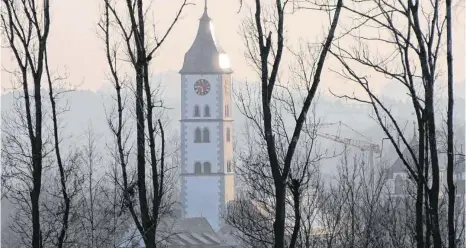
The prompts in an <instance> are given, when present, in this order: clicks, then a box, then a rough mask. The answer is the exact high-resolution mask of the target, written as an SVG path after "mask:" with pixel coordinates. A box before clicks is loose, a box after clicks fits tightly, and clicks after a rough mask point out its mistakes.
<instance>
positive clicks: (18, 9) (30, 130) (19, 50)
mask: <svg viewBox="0 0 466 248" xmlns="http://www.w3.org/2000/svg"><path fill="white" fill-rule="evenodd" d="M2 2H3V6H4V8H3V11H2V14H1V18H2V33H3V34H4V36H5V37H6V39H7V40H8V45H9V48H10V50H11V51H12V53H13V55H14V57H15V59H16V64H17V66H18V68H19V71H18V72H17V73H13V75H14V76H17V78H18V80H19V81H20V84H21V86H22V95H23V96H22V97H23V100H24V105H23V107H24V110H25V111H24V113H25V114H22V113H21V112H18V113H19V118H20V119H21V122H22V124H24V125H22V126H21V127H20V128H24V129H26V130H27V137H28V139H29V140H28V142H27V143H28V144H21V140H20V139H18V138H15V137H12V136H10V135H7V136H9V138H7V139H10V140H11V139H12V140H16V141H17V142H16V143H15V144H16V148H18V149H19V151H20V153H17V154H12V153H9V155H10V156H9V158H10V159H14V160H16V161H17V162H18V161H20V160H21V158H14V157H15V156H19V157H23V158H26V160H23V161H21V162H22V163H25V164H29V165H31V166H30V167H28V168H29V171H28V172H26V171H21V170H18V171H17V172H19V173H24V174H23V176H25V178H22V179H21V178H19V181H22V182H23V183H25V185H23V186H26V188H27V189H29V190H30V194H29V199H30V201H26V199H25V198H23V199H22V200H21V201H19V202H22V203H24V204H27V205H29V206H30V215H31V220H32V236H29V238H30V241H31V243H32V247H34V248H36V247H37V248H38V247H43V245H44V244H43V241H44V234H43V230H42V228H41V211H40V205H41V200H40V196H41V190H42V188H43V187H44V186H45V185H43V184H42V176H43V174H44V165H43V162H44V158H45V157H46V156H47V153H48V151H47V150H45V149H44V148H45V146H44V145H45V142H44V140H43V138H44V130H43V129H44V118H43V117H44V115H45V111H44V101H43V100H42V92H41V91H42V81H43V80H44V78H45V79H47V82H48V89H49V100H50V104H51V112H52V125H53V128H52V130H53V131H52V132H53V133H52V137H53V144H54V145H53V151H54V153H55V159H54V161H53V162H54V163H56V164H57V165H58V171H59V178H60V188H61V199H62V201H63V202H62V204H60V206H61V207H62V208H63V209H62V210H60V211H59V212H58V213H56V215H58V216H60V215H61V217H62V218H61V221H60V223H61V224H60V225H61V227H60V228H59V229H58V228H57V230H59V231H58V234H57V240H56V242H55V244H56V246H57V247H60V248H61V247H63V246H64V243H65V239H66V233H67V230H68V224H69V215H70V203H71V195H70V194H69V193H70V192H68V189H67V175H66V168H65V165H64V163H65V162H70V163H73V160H72V159H71V160H68V161H65V160H64V159H62V155H61V152H60V140H61V137H60V136H59V131H58V128H59V124H58V117H57V116H58V111H59V110H58V109H57V104H56V97H57V95H58V94H60V93H62V92H59V93H57V92H55V91H54V88H55V87H56V85H55V82H57V81H60V80H61V78H56V79H55V78H51V73H50V70H49V66H48V60H47V41H48V36H49V32H50V13H49V9H50V5H49V1H48V0H45V1H43V2H41V3H38V2H37V1H22V2H16V1H11V0H4V1H2ZM31 84H32V85H31ZM31 88H32V92H30V90H31ZM31 94H32V96H31ZM31 99H33V101H32V102H31ZM22 112H23V111H22ZM8 133H9V134H11V133H10V132H8ZM13 146H15V145H13ZM9 148H12V146H10V147H9ZM24 148H25V149H24ZM26 149H29V150H30V151H26ZM7 150H8V149H5V150H3V151H7ZM8 151H9V152H11V151H12V150H8ZM17 151H18V150H17ZM69 167H70V168H71V167H72V166H69ZM15 176H16V175H15V174H13V175H12V177H13V178H12V179H13V180H14V181H16V179H18V178H15ZM26 178H27V179H26ZM27 181H29V182H27ZM24 210H26V209H22V211H24ZM45 211H47V209H46V210H45ZM52 233H54V232H53V231H52Z"/></svg>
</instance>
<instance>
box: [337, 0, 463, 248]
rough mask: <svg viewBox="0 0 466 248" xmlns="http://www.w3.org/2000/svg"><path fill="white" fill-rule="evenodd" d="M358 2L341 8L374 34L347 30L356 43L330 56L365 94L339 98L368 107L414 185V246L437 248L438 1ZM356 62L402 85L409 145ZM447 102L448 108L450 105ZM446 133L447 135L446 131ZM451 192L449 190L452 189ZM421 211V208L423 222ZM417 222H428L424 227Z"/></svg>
mask: <svg viewBox="0 0 466 248" xmlns="http://www.w3.org/2000/svg"><path fill="white" fill-rule="evenodd" d="M363 2H364V4H361V3H360V2H358V3H355V4H353V5H346V6H345V9H347V10H348V11H349V12H350V13H352V14H354V17H355V18H357V23H356V26H355V27H356V28H357V29H360V28H361V27H362V28H366V29H367V30H370V29H372V28H375V29H376V30H377V31H376V32H377V35H375V36H374V35H366V34H361V33H359V32H357V31H356V29H355V28H352V29H350V30H349V31H348V32H349V33H350V34H351V36H353V37H354V38H355V39H354V41H355V42H356V44H357V46H355V47H352V48H349V47H347V46H342V45H339V46H338V49H335V52H333V54H334V55H335V56H336V57H337V58H338V59H339V61H340V62H341V63H342V65H343V66H344V69H343V70H344V77H346V78H348V79H350V80H352V81H355V82H357V83H358V84H359V85H360V86H361V87H362V89H363V91H364V92H365V93H366V97H365V98H364V99H362V98H359V97H357V96H349V95H345V96H343V97H345V98H347V99H353V100H357V101H360V102H365V103H368V104H370V105H371V106H372V107H373V110H374V115H375V119H376V120H377V122H378V123H379V124H380V126H381V127H382V129H383V130H384V132H385V134H386V135H387V136H388V138H389V140H390V141H391V143H392V145H393V146H394V147H395V149H396V152H397V154H398V156H399V157H400V158H401V159H402V160H403V163H404V166H405V168H406V170H407V171H408V173H409V175H410V177H411V178H412V180H414V181H415V182H416V187H417V188H418V190H417V193H416V213H417V215H416V235H417V238H416V239H417V247H419V248H420V247H424V246H429V244H430V241H431V240H432V244H433V247H436V248H440V247H442V245H443V241H442V240H443V238H442V233H441V230H440V226H441V223H439V194H440V191H441V189H440V163H439V150H438V146H439V144H438V140H437V139H438V138H437V136H438V128H437V125H438V123H437V122H436V119H438V117H436V116H437V115H436V109H435V106H436V100H435V92H436V89H438V88H439V87H440V86H437V84H438V83H437V82H438V81H439V79H440V80H441V77H440V75H441V74H440V73H439V71H440V69H441V68H440V66H439V64H438V62H439V61H440V60H439V59H440V58H442V53H441V51H442V47H443V46H444V44H445V41H444V34H443V32H444V25H445V19H444V18H443V11H444V10H443V8H442V7H441V5H440V3H441V2H440V1H439V0H436V1H432V2H426V1H408V2H403V1H363ZM372 33H374V32H372ZM353 44H354V43H353ZM374 46H378V47H381V46H384V47H386V48H387V49H384V52H379V53H376V52H375V50H373V49H372V48H373V47H374ZM356 65H358V66H363V67H364V68H368V69H370V70H371V72H370V73H374V74H379V75H383V76H385V77H387V78H389V79H392V80H394V81H395V82H397V83H399V84H400V85H402V86H404V87H405V88H406V90H407V92H406V94H407V95H408V98H409V99H410V102H411V107H412V108H413V112H414V113H415V116H416V122H417V131H416V134H417V135H416V137H417V140H416V141H415V142H414V143H411V142H410V139H409V138H407V137H406V136H405V134H404V132H403V130H402V128H401V123H400V120H399V119H398V118H397V117H396V116H394V115H393V114H392V112H391V110H390V108H389V106H388V105H387V104H386V103H384V102H383V100H382V99H381V98H380V97H379V96H378V95H377V94H375V91H374V90H373V87H372V84H373V82H371V80H370V79H369V78H368V77H367V75H368V74H369V73H365V74H366V75H363V73H362V72H361V71H360V70H357V69H355V66H356ZM451 97H452V96H449V97H448V98H451ZM449 105H450V107H449V108H450V109H451V107H452V104H451V103H450V104H449ZM449 122H450V123H451V122H452V120H450V121H449ZM449 134H450V135H451V136H452V133H449ZM397 136H399V137H400V138H401V140H402V144H401V146H400V144H399V143H398V142H397V141H396V137H397ZM402 146H406V147H407V149H408V150H409V154H403V153H402V150H401V149H402ZM451 156H452V155H451ZM449 160H451V158H450V159H449ZM450 164H451V163H450ZM450 167H451V166H450ZM450 170H451V169H450ZM450 179H451V178H450ZM451 180H452V179H451ZM451 180H450V181H451ZM450 186H451V185H450ZM451 190H453V191H454V189H453V188H451V189H450V191H451ZM424 197H425V199H424ZM425 204H428V205H425ZM450 204H451V206H450V208H452V207H453V204H454V201H450ZM424 205H425V206H424ZM423 211H427V213H426V215H425V216H426V219H425V221H424V220H423ZM450 216H451V215H450ZM451 218H452V217H451ZM450 222H451V221H450ZM423 223H428V224H427V225H426V226H425V227H424V224H423ZM450 226H451V225H450ZM424 228H425V229H424ZM424 230H426V232H425V234H426V236H425V237H424ZM453 232H454V230H452V229H451V228H450V231H449V233H451V234H449V236H456V235H455V234H453Z"/></svg>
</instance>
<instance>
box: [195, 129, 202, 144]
mask: <svg viewBox="0 0 466 248" xmlns="http://www.w3.org/2000/svg"><path fill="white" fill-rule="evenodd" d="M201 142H202V134H201V129H200V128H198V127H197V128H196V130H195V131H194V143H201Z"/></svg>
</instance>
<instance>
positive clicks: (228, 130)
mask: <svg viewBox="0 0 466 248" xmlns="http://www.w3.org/2000/svg"><path fill="white" fill-rule="evenodd" d="M227 142H230V128H227Z"/></svg>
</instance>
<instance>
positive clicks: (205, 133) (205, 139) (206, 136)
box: [202, 127, 210, 143]
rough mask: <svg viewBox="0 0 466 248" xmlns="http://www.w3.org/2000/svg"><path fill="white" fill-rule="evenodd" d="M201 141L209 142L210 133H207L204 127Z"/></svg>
mask: <svg viewBox="0 0 466 248" xmlns="http://www.w3.org/2000/svg"><path fill="white" fill-rule="evenodd" d="M202 136H203V137H202V142H204V143H209V142H210V134H209V129H208V128H206V127H205V128H204V131H203V135H202Z"/></svg>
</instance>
